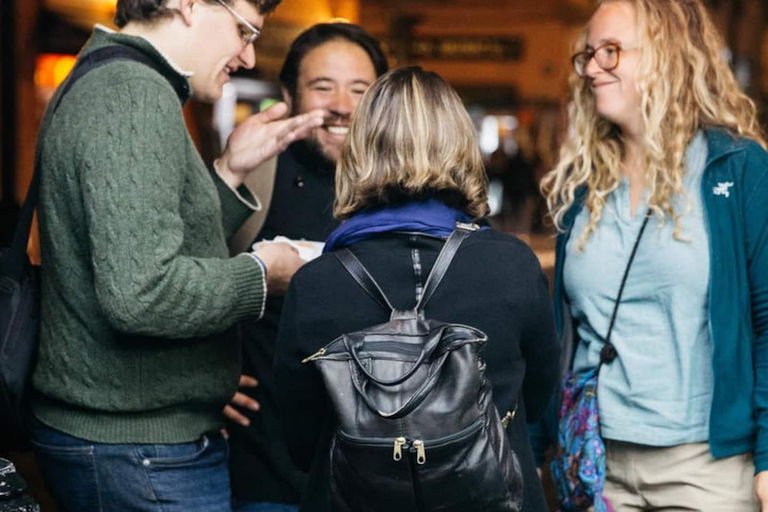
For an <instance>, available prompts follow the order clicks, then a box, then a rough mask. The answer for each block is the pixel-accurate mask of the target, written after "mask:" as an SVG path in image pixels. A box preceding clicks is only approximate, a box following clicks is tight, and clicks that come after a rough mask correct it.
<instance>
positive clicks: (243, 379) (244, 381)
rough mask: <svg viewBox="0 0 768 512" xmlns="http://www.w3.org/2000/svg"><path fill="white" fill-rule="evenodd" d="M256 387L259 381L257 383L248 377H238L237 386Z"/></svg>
mask: <svg viewBox="0 0 768 512" xmlns="http://www.w3.org/2000/svg"><path fill="white" fill-rule="evenodd" d="M258 385H259V381H257V380H256V379H255V378H253V377H251V376H250V375H241V376H240V384H239V386H240V387H241V388H255V387H256V386H258Z"/></svg>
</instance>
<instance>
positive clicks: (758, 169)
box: [743, 144, 768, 472]
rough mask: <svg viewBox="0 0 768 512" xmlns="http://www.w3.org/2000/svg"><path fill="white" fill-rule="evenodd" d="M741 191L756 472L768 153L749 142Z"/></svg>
mask: <svg viewBox="0 0 768 512" xmlns="http://www.w3.org/2000/svg"><path fill="white" fill-rule="evenodd" d="M748 154H749V157H748V159H747V164H746V165H747V166H749V169H746V172H745V176H746V180H745V183H744V188H743V190H745V191H749V195H748V196H747V197H746V198H745V202H744V220H745V233H746V240H747V244H746V245H747V246H746V251H747V274H748V277H749V291H750V296H751V305H752V328H753V331H754V333H753V335H754V347H753V355H754V364H755V395H754V401H753V403H754V404H755V418H756V420H757V426H758V430H757V447H756V449H755V471H756V472H760V471H767V470H768V208H767V207H766V205H768V153H766V152H765V151H764V150H763V149H762V148H760V147H758V146H757V144H752V147H751V148H750V151H749V152H748Z"/></svg>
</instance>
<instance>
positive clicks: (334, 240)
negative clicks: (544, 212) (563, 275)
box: [275, 67, 559, 512]
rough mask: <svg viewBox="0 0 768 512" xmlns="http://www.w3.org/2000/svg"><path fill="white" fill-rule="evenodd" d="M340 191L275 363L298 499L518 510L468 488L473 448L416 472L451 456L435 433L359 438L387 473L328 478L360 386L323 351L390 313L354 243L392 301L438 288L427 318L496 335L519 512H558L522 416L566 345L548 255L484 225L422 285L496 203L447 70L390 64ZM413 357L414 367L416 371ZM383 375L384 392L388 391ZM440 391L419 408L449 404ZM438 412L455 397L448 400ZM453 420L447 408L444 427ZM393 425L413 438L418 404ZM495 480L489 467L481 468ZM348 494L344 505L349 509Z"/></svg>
mask: <svg viewBox="0 0 768 512" xmlns="http://www.w3.org/2000/svg"><path fill="white" fill-rule="evenodd" d="M336 193H337V200H336V205H335V214H336V216H337V217H339V218H341V219H343V220H344V222H343V223H342V224H341V226H340V227H339V228H337V230H336V231H334V233H333V234H332V235H331V236H330V237H329V239H328V240H327V242H326V249H325V252H326V253H325V254H324V255H322V256H321V257H320V258H318V259H316V260H314V261H312V262H310V263H308V264H306V265H305V266H304V267H303V268H302V270H301V271H300V272H299V273H298V274H297V275H296V276H295V278H294V279H293V280H292V282H291V287H290V290H289V292H288V294H287V296H286V303H285V309H284V311H283V316H282V320H281V324H280V331H279V335H278V342H277V354H276V361H275V365H276V370H275V371H276V378H277V388H278V402H279V405H280V409H281V413H282V420H283V421H282V424H283V426H284V434H285V439H286V442H287V445H288V447H289V449H290V450H291V452H292V455H293V456H294V458H295V460H296V462H297V463H298V464H299V466H301V467H303V468H305V469H306V470H311V471H310V477H309V483H308V488H307V489H306V492H305V493H304V499H303V502H302V504H301V507H300V510H301V511H302V512H306V511H321V510H354V511H355V512H361V511H364V510H365V511H373V510H376V511H392V510H397V512H408V511H411V510H413V511H415V510H419V511H420V512H426V511H429V510H435V509H434V508H432V507H434V503H435V500H437V501H440V500H441V499H445V500H448V501H451V500H452V499H453V498H450V497H452V496H474V498H471V499H469V501H461V502H459V501H458V500H453V501H451V502H450V503H445V504H444V506H443V508H440V509H439V510H461V511H462V512H465V511H466V512H472V511H473V510H487V511H491V510H499V511H500V510H520V509H519V508H515V506H512V507H511V508H505V506H503V505H500V504H499V503H496V504H495V505H489V504H488V503H487V500H485V498H487V496H483V489H482V487H481V486H478V487H472V486H471V485H468V484H467V482H469V481H470V479H469V478H464V477H463V475H464V476H466V475H468V474H469V472H470V470H471V469H472V466H473V465H474V464H476V463H477V461H476V460H474V459H472V458H471V457H470V455H471V454H472V453H471V452H467V453H465V456H461V454H460V453H458V452H457V453H456V454H455V455H456V456H457V457H458V459H460V463H459V467H456V468H450V469H446V470H445V473H444V477H445V479H443V478H438V479H437V480H435V481H424V480H421V484H419V483H418V482H419V477H418V475H417V473H418V474H420V475H421V478H427V477H428V476H429V475H432V474H433V473H432V472H433V471H434V468H435V467H436V466H435V465H438V466H437V467H439V464H438V460H439V457H440V454H441V453H442V452H441V451H440V449H438V448H436V447H434V446H437V445H435V443H432V444H430V443H429V441H428V440H427V441H424V445H425V446H426V450H425V452H423V453H422V455H419V460H420V461H417V460H416V459H414V458H411V457H410V456H409V455H408V454H409V452H410V454H416V453H417V451H418V449H417V446H418V444H417V442H418V440H417V441H413V442H412V443H410V442H406V437H403V438H402V441H400V443H399V444H398V438H393V439H389V438H387V436H386V435H383V434H380V437H381V438H380V439H378V440H377V441H375V442H369V443H367V444H366V443H363V444H364V445H366V446H369V445H371V444H379V445H381V446H382V448H381V451H382V452H383V455H381V456H373V455H372V456H370V457H367V458H365V459H364V460H365V464H364V466H365V467H363V468H360V471H362V472H369V473H370V472H371V471H373V470H372V469H371V468H377V467H379V465H381V467H383V468H384V469H382V471H381V472H380V473H375V474H376V477H375V478H376V480H375V481H373V480H365V479H364V477H363V476H361V475H356V476H357V478H358V479H359V481H358V484H359V486H358V485H355V486H347V487H342V488H338V486H336V487H334V488H333V489H332V487H331V483H330V481H331V480H332V477H333V479H334V481H335V478H336V475H335V474H334V473H333V471H334V470H332V467H337V466H336V465H332V463H331V449H332V446H335V444H336V443H338V442H341V441H339V439H342V438H343V439H347V437H348V434H349V433H348V432H347V433H346V437H345V433H344V432H343V431H342V432H336V430H337V427H338V426H339V423H340V421H339V414H336V413H335V412H334V411H335V409H333V408H332V406H331V404H332V401H333V404H334V405H336V402H338V401H341V402H342V403H347V401H348V403H349V404H352V403H353V402H352V400H353V397H352V396H348V395H347V396H338V394H335V395H334V396H329V394H330V393H331V390H330V389H328V387H327V383H326V381H325V380H324V378H323V377H322V376H321V372H320V371H319V370H318V368H317V367H316V366H315V365H314V364H312V360H314V359H316V357H317V355H318V354H322V353H324V351H322V350H319V349H321V347H324V346H325V345H326V344H328V343H329V342H331V341H332V340H334V339H337V338H338V337H339V336H341V335H342V334H345V333H346V334H349V333H352V332H354V331H359V330H361V329H365V328H370V327H371V326H374V325H377V324H383V323H385V322H387V320H388V319H390V313H391V312H390V310H389V308H388V307H387V308H385V307H382V306H381V305H380V304H383V302H380V303H377V302H376V300H374V299H373V296H375V295H376V294H375V293H371V296H369V295H368V294H366V291H364V289H363V287H361V286H360V285H358V283H357V282H356V281H355V279H353V275H350V273H351V272H348V271H347V270H346V269H345V265H344V264H343V263H342V259H341V257H340V256H338V255H339V254H340V253H343V252H344V249H349V251H351V253H352V254H353V255H354V257H356V258H357V259H358V260H359V262H361V264H362V265H364V267H365V268H367V270H368V271H369V272H370V275H371V276H372V278H373V279H375V281H376V282H378V284H379V285H380V288H381V291H382V292H383V295H384V296H385V297H387V298H389V301H390V302H391V305H392V306H393V307H394V309H395V310H398V311H400V313H403V314H406V313H407V312H408V311H409V310H410V311H413V308H414V305H415V304H416V303H417V302H418V301H419V299H420V298H421V297H422V294H423V295H425V296H427V297H431V299H429V298H427V299H425V300H427V301H428V302H427V303H426V308H425V310H424V316H425V318H426V319H427V320H433V319H434V320H438V321H443V322H451V323H453V324H463V325H465V326H472V327H473V328H476V329H479V330H481V331H483V332H484V333H485V334H486V335H487V337H488V341H487V344H486V345H485V349H484V351H483V352H482V358H483V360H484V361H485V364H486V366H485V370H484V374H485V377H486V378H487V380H488V381H490V383H491V384H492V387H493V394H492V399H493V404H495V406H496V409H497V410H498V411H500V412H501V415H502V416H506V417H507V419H508V420H510V421H509V423H508V426H507V428H506V434H504V433H503V431H502V437H503V439H504V441H503V442H504V443H506V442H508V443H509V445H510V446H511V448H512V449H513V451H514V452H515V453H516V454H517V458H518V460H519V463H520V468H521V470H522V476H523V480H524V484H523V486H524V489H523V502H522V510H524V511H527V512H528V511H530V512H533V511H537V512H546V510H547V508H546V504H545V501H544V497H543V492H542V489H541V485H540V483H539V479H538V477H537V475H536V469H535V464H534V462H533V457H532V452H531V449H530V445H529V442H528V434H527V429H526V421H527V420H531V419H534V420H535V419H536V418H539V417H540V416H541V415H542V413H543V410H544V408H545V407H546V404H547V403H548V402H549V399H550V396H551V394H552V393H553V392H554V389H555V387H556V384H557V371H558V363H557V360H558V354H559V350H558V348H557V347H558V343H557V339H556V336H555V329H554V318H553V311H552V305H551V302H550V299H549V293H548V288H547V281H546V277H545V276H544V274H543V273H542V271H541V268H540V266H539V263H538V261H537V259H536V257H535V256H534V255H533V253H532V252H531V251H530V250H529V249H528V248H527V247H526V246H525V244H523V243H522V242H520V241H519V240H517V239H516V238H514V237H512V236H509V235H505V234H503V233H500V232H497V231H494V230H491V229H480V230H475V231H472V232H471V234H469V235H468V236H466V238H465V239H464V240H463V242H462V243H461V244H460V245H459V246H458V250H457V251H456V252H455V256H454V258H453V260H452V262H451V263H450V265H449V266H448V267H447V271H446V272H445V274H444V277H443V279H442V281H439V283H440V284H439V286H437V287H436V288H434V287H432V288H430V286H429V285H428V284H427V283H426V282H425V281H427V276H428V275H429V274H430V272H431V271H432V269H433V267H439V266H438V265H436V264H435V261H436V258H437V257H438V253H440V252H441V249H443V248H444V246H446V245H448V244H446V242H445V240H446V238H447V237H448V236H449V235H451V233H452V232H453V231H454V229H456V223H457V222H459V223H465V224H466V223H471V222H473V220H475V219H479V218H481V217H483V216H484V215H486V214H487V213H488V205H487V182H486V176H485V170H484V168H483V164H482V161H481V157H480V152H479V149H478V145H477V141H476V138H475V132H474V128H473V126H472V122H471V120H470V118H469V115H468V114H467V112H466V110H465V109H464V107H463V105H462V103H461V100H460V99H459V97H458V95H457V94H456V92H455V91H454V90H453V89H452V88H451V87H450V86H449V85H448V84H447V83H446V82H445V81H444V80H443V79H442V78H440V77H439V76H438V75H436V74H434V73H430V72H425V71H423V70H422V69H421V68H417V67H410V68H402V69H396V70H392V71H390V72H389V73H387V74H386V75H384V76H382V77H381V78H380V79H379V80H378V81H377V82H376V83H374V84H373V85H372V86H371V87H370V88H369V89H368V91H367V92H366V93H365V95H364V96H363V97H362V99H361V100H360V103H359V104H358V106H357V109H356V110H355V113H354V115H353V118H352V124H351V127H350V132H349V135H348V138H347V143H346V146H345V147H344V149H343V151H342V155H341V159H340V162H339V164H338V167H337V170H336ZM345 254H346V253H345ZM425 289H427V290H430V289H431V290H432V291H434V293H432V292H431V291H430V292H427V291H425ZM350 336H351V335H350ZM387 340H389V338H387ZM387 343H388V344H389V345H393V342H391V341H387V342H386V343H385V345H386V344H387ZM389 345H386V346H389ZM395 345H397V344H395ZM401 345H402V344H401ZM401 345H397V346H398V347H399V346H401ZM367 346H368V345H367V344H366V345H365V346H364V347H358V348H359V349H360V350H363V349H364V348H365V347H367ZM390 348H391V347H390ZM370 350H373V349H370ZM382 350H384V349H382ZM393 350H394V349H393ZM403 350H404V349H403ZM425 350H426V349H425ZM417 352H418V350H417ZM313 354H315V356H314V357H313ZM329 357H330V356H329ZM335 357H340V356H339V355H338V354H337V355H336V356H335ZM361 357H362V356H361ZM364 359H365V358H364ZM302 360H304V361H306V362H305V363H302ZM350 364H352V362H350ZM366 364H367V365H368V366H369V367H370V368H371V370H370V371H372V372H373V371H375V370H376V368H377V363H376V362H375V361H374V362H368V363H366ZM413 364H414V365H415V364H418V363H413ZM410 365H411V363H405V368H406V369H407V368H409V367H411V366H410ZM481 373H482V372H481ZM444 375H445V373H443V374H441V377H439V378H440V379H443V378H444ZM451 375H453V374H451ZM457 380H461V378H460V377H457ZM441 382H442V381H441ZM371 387H374V388H375V392H378V390H379V389H380V388H378V387H376V386H375V385H372V386H371ZM476 391H477V390H476ZM352 394H353V395H354V394H355V393H352ZM430 397H431V395H430ZM430 397H428V398H427V399H425V401H424V402H422V405H419V406H418V408H417V409H415V411H418V410H419V408H421V407H422V406H424V407H430V408H434V407H436V406H437V407H441V406H439V404H437V403H436V402H434V401H432V402H430V400H431V398H430ZM454 398H456V399H459V398H461V397H454ZM332 399H333V400H332ZM475 399H476V397H475ZM425 404H430V405H425ZM440 410H445V411H449V410H450V409H449V408H448V406H447V405H446V408H445V409H440ZM504 411H509V413H508V414H505V412H504ZM370 414H371V413H370V412H369V411H368V410H367V409H366V408H361V409H360V410H358V411H357V415H358V416H359V417H367V416H366V415H370ZM409 418H410V419H409ZM456 419H457V418H454V417H452V416H451V414H450V413H448V412H445V413H444V414H443V415H442V416H441V417H440V418H439V419H438V421H437V422H436V423H450V422H452V421H454V420H456ZM377 421H379V420H378V419H377ZM390 421H392V422H395V423H396V424H398V425H400V427H398V428H402V429H403V432H402V433H401V434H399V435H401V436H408V435H409V431H410V429H411V428H412V427H413V425H412V424H409V421H415V420H413V419H412V418H411V416H410V415H409V416H405V417H403V418H402V419H399V420H397V419H394V418H393V419H392V420H390ZM492 421H493V420H492V418H490V419H488V422H492ZM495 421H496V422H497V423H498V420H495ZM397 422H400V423H397ZM488 422H486V423H484V424H485V425H486V427H488ZM381 423H382V424H384V423H386V421H384V420H381ZM409 425H410V426H409ZM437 426H439V425H431V427H437ZM491 427H492V425H491ZM425 439H428V438H425ZM393 441H394V446H393V444H392V443H393ZM345 442H347V441H345ZM451 443H452V441H451V442H449V441H447V440H446V441H445V443H438V445H440V446H451ZM433 447H434V448H433ZM362 449H363V448H361V450H362ZM372 449H373V448H372ZM393 449H394V454H393ZM433 450H436V451H433ZM444 450H447V451H448V452H449V453H448V455H453V453H452V450H450V449H444ZM333 453H334V454H336V452H333ZM366 453H367V452H366ZM337 455H338V454H337ZM424 457H425V458H424ZM334 460H335V461H336V462H339V459H338V458H336V459H334ZM342 463H344V461H343V460H341V461H340V462H339V464H342ZM334 464H335V463H334ZM339 467H341V466H339ZM409 468H410V470H411V471H413V475H411V476H409V473H408V470H409ZM422 470H423V471H424V473H421V471H422ZM492 476H493V473H488V474H487V475H486V476H485V480H488V479H490V478H491V477H492ZM412 478H413V485H411V484H410V482H411V479H412ZM400 479H407V482H409V483H408V485H406V487H407V489H406V490H408V489H410V490H411V491H412V493H413V496H412V498H413V501H412V502H410V504H409V505H402V504H401V503H402V501H401V500H402V496H400V498H398V496H399V495H398V496H396V493H395V492H394V491H391V492H390V491H389V489H394V487H395V486H397V485H398V481H400ZM481 480H482V479H481ZM450 482H454V484H451V483H450ZM456 483H458V485H457V484H456ZM363 486H367V487H366V488H367V489H369V490H368V491H364V490H363ZM371 489H372V490H371ZM428 489H431V491H428ZM435 490H436V494H435V493H434V492H432V491H435ZM340 494H343V495H344V496H343V499H344V500H346V503H347V506H342V505H337V503H338V502H339V499H340V496H339V495H340ZM518 506H519V502H518Z"/></svg>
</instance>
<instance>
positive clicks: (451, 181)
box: [334, 67, 488, 219]
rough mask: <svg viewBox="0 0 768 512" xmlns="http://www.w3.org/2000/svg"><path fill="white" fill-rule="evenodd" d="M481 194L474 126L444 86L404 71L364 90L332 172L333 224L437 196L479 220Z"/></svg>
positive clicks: (483, 205)
mask: <svg viewBox="0 0 768 512" xmlns="http://www.w3.org/2000/svg"><path fill="white" fill-rule="evenodd" d="M487 189H488V184H487V179H486V176H485V168H484V167H483V162H482V158H481V156H480V149H479V147H478V144H477V141H476V138H475V130H474V127H473V125H472V121H471V120H470V118H469V114H467V111H466V109H465V108H464V105H463V104H462V102H461V99H460V98H459V96H458V94H456V91H454V90H453V88H451V86H450V85H448V84H447V83H446V82H445V80H443V79H442V78H441V77H440V76H438V75H437V74H435V73H431V72H427V71H424V70H423V69H421V68H420V67H407V68H399V69H393V70H392V71H389V72H388V73H386V74H384V75H383V76H382V77H381V78H379V79H378V80H377V81H376V82H375V83H374V84H373V85H371V87H369V89H368V90H367V91H366V93H365V94H364V95H363V97H362V98H361V99H360V102H359V103H358V105H357V108H355V113H354V115H353V116H352V124H351V126H350V130H349V134H348V135H347V142H346V144H345V146H344V149H343V150H342V152H341V158H340V159H339V163H338V165H337V168H336V203H335V207H334V215H335V216H336V217H338V218H340V219H346V218H349V217H350V216H352V215H353V214H354V213H355V212H357V211H360V210H362V209H364V208H368V207H375V206H381V205H387V204H392V203H396V202H398V201H401V200H403V199H408V198H420V197H426V196H429V195H437V197H441V198H443V199H445V198H448V199H450V200H451V201H452V202H453V203H454V204H452V205H453V206H456V207H458V208H460V209H462V210H463V211H464V212H465V213H467V214H468V215H469V216H471V217H473V218H479V217H482V216H484V215H486V214H487V213H488V193H487ZM451 201H449V202H451Z"/></svg>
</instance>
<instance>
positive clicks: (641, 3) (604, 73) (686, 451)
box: [544, 0, 768, 511]
mask: <svg viewBox="0 0 768 512" xmlns="http://www.w3.org/2000/svg"><path fill="white" fill-rule="evenodd" d="M722 47H723V45H722V41H721V40H720V38H719V37H718V35H717V33H716V30H715V29H714V26H713V24H712V22H711V20H710V19H709V17H708V15H707V12H706V10H705V8H704V7H703V5H702V4H701V2H700V0H604V1H601V2H600V4H599V7H598V9H597V11H596V12H595V14H594V16H593V17H592V19H591V20H590V22H589V24H588V25H587V26H586V28H585V30H584V31H583V33H582V37H581V38H580V40H579V43H578V47H577V49H578V50H579V51H578V53H576V54H575V55H574V56H573V64H574V68H575V73H574V75H573V77H572V78H571V82H570V83H571V89H572V102H571V105H570V111H569V113H570V116H571V126H570V136H569V140H568V141H567V143H566V144H565V146H564V147H563V150H562V152H561V158H560V161H559V163H558V165H557V166H556V168H555V169H554V170H553V171H552V172H551V173H550V174H549V175H548V176H547V177H546V179H545V182H544V187H545V190H546V192H547V196H548V204H549V208H550V211H551V213H552V215H553V218H554V220H555V223H556V225H557V227H558V229H559V232H560V235H559V237H558V241H557V265H556V277H555V300H556V304H555V307H556V315H557V321H558V326H559V328H560V332H561V334H562V335H563V339H564V343H565V349H566V350H564V352H565V353H566V356H565V358H564V361H565V362H566V366H567V367H568V369H570V370H572V371H574V372H585V371H587V370H589V369H591V368H595V367H597V365H598V364H599V362H600V360H601V356H600V353H601V350H603V347H604V346H605V338H606V334H607V332H608V330H609V326H610V323H611V322H610V319H611V316H612V314H613V313H614V308H615V307H616V302H617V296H618V290H619V287H620V283H621V281H622V277H623V275H624V272H625V269H626V267H627V263H628V261H629V256H630V253H631V252H632V249H633V247H634V246H635V242H636V241H637V240H638V237H639V236H640V233H641V231H642V230H641V227H642V226H643V224H644V223H645V221H646V217H647V219H648V220H647V228H646V229H645V230H644V231H642V233H643V234H642V236H641V238H640V241H639V242H638V245H637V252H636V255H635V258H634V260H633V263H632V265H631V269H630V272H629V274H628V277H627V279H626V285H625V288H624V291H623V294H622V296H621V299H620V301H619V303H620V307H618V309H617V312H616V319H615V323H614V324H613V330H612V334H611V338H610V342H611V344H612V345H613V346H614V348H615V351H616V353H617V357H616V358H615V359H613V360H611V361H610V362H605V363H604V364H603V365H602V366H601V369H600V374H599V387H598V393H597V394H598V400H599V421H600V430H601V435H602V437H603V439H604V440H605V445H606V477H605V488H604V491H603V496H604V497H606V498H607V499H608V501H609V502H610V503H611V505H612V506H613V508H614V510H617V511H621V510H649V511H650V510H660V509H667V510H668V509H675V510H677V509H684V510H712V511H720V510H729V511H739V510H744V511H754V510H757V509H758V503H757V501H758V500H759V501H760V504H761V506H762V509H763V510H764V511H765V510H768V153H766V151H765V148H766V142H765V138H764V136H763V134H762V131H761V130H760V127H759V125H758V123H757V119H756V109H755V106H754V103H753V102H752V101H750V100H749V98H747V97H746V96H745V95H744V94H743V93H742V92H741V91H740V90H739V88H738V85H737V84H736V82H735V80H734V78H733V75H732V73H731V71H730V70H729V68H728V65H727V62H725V61H724V60H723V59H722V58H721V56H720V50H721V48H722ZM574 351H575V353H574ZM568 352H570V353H571V354H570V355H569V354H568ZM753 476H754V478H753Z"/></svg>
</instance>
